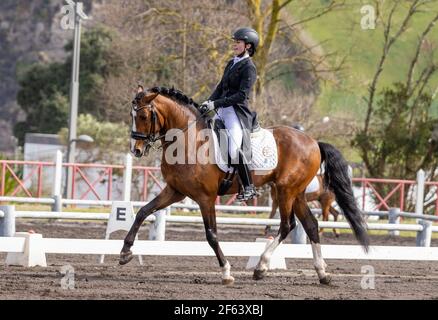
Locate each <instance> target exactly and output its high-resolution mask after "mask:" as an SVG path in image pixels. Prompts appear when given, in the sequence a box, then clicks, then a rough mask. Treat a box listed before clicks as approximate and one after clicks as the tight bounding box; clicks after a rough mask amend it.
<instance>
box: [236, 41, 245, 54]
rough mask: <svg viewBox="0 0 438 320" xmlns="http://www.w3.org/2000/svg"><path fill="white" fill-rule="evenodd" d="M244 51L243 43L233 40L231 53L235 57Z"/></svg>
mask: <svg viewBox="0 0 438 320" xmlns="http://www.w3.org/2000/svg"><path fill="white" fill-rule="evenodd" d="M245 49H246V48H245V41H243V40H233V52H234V55H235V56H238V55H240V54H242V53H243V51H245Z"/></svg>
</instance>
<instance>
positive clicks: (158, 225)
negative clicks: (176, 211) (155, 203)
mask: <svg viewBox="0 0 438 320" xmlns="http://www.w3.org/2000/svg"><path fill="white" fill-rule="evenodd" d="M154 215H155V221H154V223H152V224H151V226H150V228H149V240H156V241H164V240H165V238H166V210H158V211H157V212H155V213H154Z"/></svg>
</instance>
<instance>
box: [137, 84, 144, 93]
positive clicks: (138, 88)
mask: <svg viewBox="0 0 438 320" xmlns="http://www.w3.org/2000/svg"><path fill="white" fill-rule="evenodd" d="M143 91H144V88H143V86H141V85H138V87H137V93H140V92H143Z"/></svg>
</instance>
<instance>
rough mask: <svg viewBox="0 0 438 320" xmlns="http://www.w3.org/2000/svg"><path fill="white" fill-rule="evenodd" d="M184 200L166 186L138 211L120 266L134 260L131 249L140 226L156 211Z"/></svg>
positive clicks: (122, 253)
mask: <svg viewBox="0 0 438 320" xmlns="http://www.w3.org/2000/svg"><path fill="white" fill-rule="evenodd" d="M184 198H185V196H184V195H183V194H181V193H179V192H178V191H176V190H174V189H172V188H171V187H169V186H166V187H165V188H164V189H163V191H161V193H160V194H159V195H158V196H157V197H155V198H154V199H153V200H152V201H150V202H149V203H148V204H147V205H145V206H144V207H142V208H141V209H140V210H139V211H138V213H137V215H136V217H135V221H134V224H133V225H132V227H131V229H130V230H129V232H128V234H127V235H126V237H125V241H124V245H123V248H122V251H121V252H120V260H119V264H121V265H123V264H127V263H128V262H129V261H131V260H132V252H131V250H130V249H131V247H132V245H133V244H134V240H135V236H136V235H137V232H138V230H139V229H140V226H141V225H142V224H143V221H144V220H145V219H146V218H147V217H148V216H149V215H151V214H152V213H154V212H155V211H158V210H161V209H163V208H165V207H167V206H169V205H171V204H172V203H175V202H178V201H181V200H182V199H184Z"/></svg>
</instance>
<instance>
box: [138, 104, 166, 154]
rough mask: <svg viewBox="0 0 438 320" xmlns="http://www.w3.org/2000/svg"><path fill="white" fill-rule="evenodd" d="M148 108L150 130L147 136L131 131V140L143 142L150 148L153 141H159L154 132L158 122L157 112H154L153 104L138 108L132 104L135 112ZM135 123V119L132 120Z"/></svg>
mask: <svg viewBox="0 0 438 320" xmlns="http://www.w3.org/2000/svg"><path fill="white" fill-rule="evenodd" d="M146 108H150V109H151V121H152V123H151V129H150V131H149V133H148V134H144V133H142V132H138V131H133V130H132V131H131V138H132V139H134V140H140V141H144V142H145V144H146V146H147V147H150V146H151V145H152V144H153V143H154V142H155V141H157V140H159V139H161V137H157V133H156V132H155V127H156V123H157V121H158V116H157V111H155V105H154V103H153V102H151V103H150V104H148V105H146V106H142V107H139V106H138V105H137V104H136V103H133V104H132V109H133V111H135V112H138V111H140V110H143V109H146ZM133 121H135V119H133Z"/></svg>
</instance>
